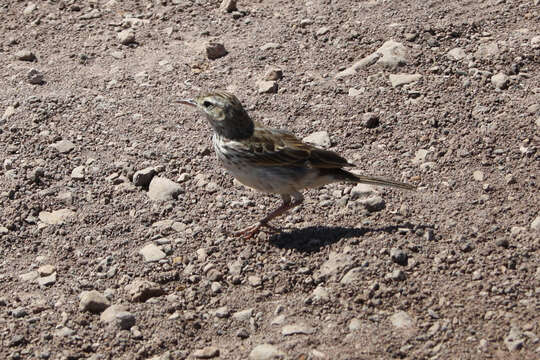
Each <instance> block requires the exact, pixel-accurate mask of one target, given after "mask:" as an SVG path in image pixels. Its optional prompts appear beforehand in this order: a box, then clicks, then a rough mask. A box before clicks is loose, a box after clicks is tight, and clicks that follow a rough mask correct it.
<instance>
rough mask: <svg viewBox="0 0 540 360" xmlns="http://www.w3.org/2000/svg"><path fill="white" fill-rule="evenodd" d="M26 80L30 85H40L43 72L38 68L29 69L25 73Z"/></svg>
mask: <svg viewBox="0 0 540 360" xmlns="http://www.w3.org/2000/svg"><path fill="white" fill-rule="evenodd" d="M26 80H28V83H30V84H32V85H41V84H43V82H44V81H43V73H42V72H41V71H39V70H38V69H30V70H28V72H27V73H26Z"/></svg>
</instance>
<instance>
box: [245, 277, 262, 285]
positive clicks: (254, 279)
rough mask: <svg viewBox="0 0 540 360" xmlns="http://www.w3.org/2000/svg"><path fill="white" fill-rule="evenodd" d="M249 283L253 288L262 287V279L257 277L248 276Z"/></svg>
mask: <svg viewBox="0 0 540 360" xmlns="http://www.w3.org/2000/svg"><path fill="white" fill-rule="evenodd" d="M248 283H249V285H251V286H253V287H257V286H261V284H262V278H261V277H260V276H256V275H251V276H248Z"/></svg>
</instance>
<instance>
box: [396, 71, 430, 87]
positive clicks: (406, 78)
mask: <svg viewBox="0 0 540 360" xmlns="http://www.w3.org/2000/svg"><path fill="white" fill-rule="evenodd" d="M389 78H390V83H391V84H392V87H398V86H402V85H405V84H410V83H413V82H417V81H418V80H420V79H421V78H422V75H421V74H390V76H389Z"/></svg>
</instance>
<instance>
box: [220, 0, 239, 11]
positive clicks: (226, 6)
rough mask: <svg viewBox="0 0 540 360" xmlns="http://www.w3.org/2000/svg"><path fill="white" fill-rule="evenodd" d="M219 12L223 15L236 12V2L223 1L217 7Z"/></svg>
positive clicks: (230, 0)
mask: <svg viewBox="0 0 540 360" xmlns="http://www.w3.org/2000/svg"><path fill="white" fill-rule="evenodd" d="M219 10H221V12H224V13H231V12H233V11H236V10H238V8H237V7H236V0H223V1H222V2H221V5H220V6H219Z"/></svg>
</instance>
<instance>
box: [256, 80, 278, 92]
mask: <svg viewBox="0 0 540 360" xmlns="http://www.w3.org/2000/svg"><path fill="white" fill-rule="evenodd" d="M257 91H258V92H259V94H275V93H277V91H278V84H277V82H275V81H267V80H260V81H257Z"/></svg>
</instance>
